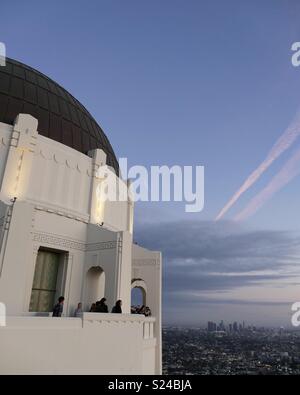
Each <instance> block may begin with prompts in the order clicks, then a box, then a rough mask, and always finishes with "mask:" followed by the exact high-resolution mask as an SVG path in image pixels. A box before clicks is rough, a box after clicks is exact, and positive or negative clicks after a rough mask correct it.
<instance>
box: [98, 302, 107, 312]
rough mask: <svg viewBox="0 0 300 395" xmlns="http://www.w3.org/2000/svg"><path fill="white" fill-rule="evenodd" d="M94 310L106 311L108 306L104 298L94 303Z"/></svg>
mask: <svg viewBox="0 0 300 395" xmlns="http://www.w3.org/2000/svg"><path fill="white" fill-rule="evenodd" d="M96 312H97V313H108V307H107V304H106V298H102V299H101V300H100V302H97V303H96Z"/></svg>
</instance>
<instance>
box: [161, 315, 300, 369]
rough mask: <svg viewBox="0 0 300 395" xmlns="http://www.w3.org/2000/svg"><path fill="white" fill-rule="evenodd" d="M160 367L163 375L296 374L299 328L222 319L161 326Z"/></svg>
mask: <svg viewBox="0 0 300 395" xmlns="http://www.w3.org/2000/svg"><path fill="white" fill-rule="evenodd" d="M163 369H164V371H163V373H164V374H166V375H172V374H185V375H194V374H200V375H298V374H300V331H296V330H292V329H290V330H288V329H284V328H264V327H255V326H253V325H245V323H243V322H242V323H238V322H233V323H228V324H224V322H223V321H221V322H220V323H218V324H217V323H214V322H208V323H207V326H206V328H179V327H165V328H164V330H163Z"/></svg>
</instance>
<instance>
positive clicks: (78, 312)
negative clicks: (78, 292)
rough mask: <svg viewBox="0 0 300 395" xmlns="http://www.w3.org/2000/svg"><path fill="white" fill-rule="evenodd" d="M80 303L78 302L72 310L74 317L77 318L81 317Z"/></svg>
mask: <svg viewBox="0 0 300 395" xmlns="http://www.w3.org/2000/svg"><path fill="white" fill-rule="evenodd" d="M82 313H83V311H82V303H78V306H77V309H76V310H75V312H74V317H76V318H79V317H82Z"/></svg>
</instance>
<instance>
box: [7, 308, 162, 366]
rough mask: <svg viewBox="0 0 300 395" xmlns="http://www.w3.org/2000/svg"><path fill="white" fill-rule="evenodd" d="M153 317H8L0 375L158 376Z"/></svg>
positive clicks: (126, 315) (97, 314)
mask: <svg viewBox="0 0 300 395" xmlns="http://www.w3.org/2000/svg"><path fill="white" fill-rule="evenodd" d="M154 325H155V319H154V318H146V317H144V316H142V315H131V314H101V313H84V314H83V316H82V318H52V317H32V316H28V317H8V318H7V322H6V326H5V327H0V354H1V355H2V357H1V359H0V374H112V373H113V374H156V373H159V372H156V368H155V348H156V339H155V338H154V336H153V334H154V329H153V327H154Z"/></svg>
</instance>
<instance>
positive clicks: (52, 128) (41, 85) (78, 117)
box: [0, 58, 119, 174]
mask: <svg viewBox="0 0 300 395" xmlns="http://www.w3.org/2000/svg"><path fill="white" fill-rule="evenodd" d="M20 113H23V114H30V115H32V116H33V117H35V118H36V119H38V122H39V124H38V131H39V133H40V134H41V135H43V136H45V137H48V138H50V139H52V140H55V141H58V142H60V143H62V144H64V145H67V146H69V147H71V148H74V149H75V150H77V151H79V152H82V153H83V154H87V152H88V151H90V150H92V149H96V148H101V149H103V151H104V152H105V153H106V154H107V165H109V166H111V167H113V168H114V169H115V171H116V173H117V174H119V165H118V161H117V158H116V156H115V154H114V151H113V149H112V146H111V145H110V142H109V141H108V138H107V137H106V135H105V133H104V132H103V130H102V129H101V128H100V126H99V125H98V124H97V122H96V121H95V120H94V118H93V117H92V116H91V114H90V113H89V112H88V111H87V110H86V109H85V107H84V106H83V105H82V104H80V103H79V101H78V100H76V99H75V98H74V97H73V96H72V95H71V94H70V93H68V92H67V91H66V90H65V89H64V88H62V87H61V86H60V85H58V84H57V83H56V82H54V81H52V80H51V79H50V78H48V77H46V76H45V75H44V74H42V73H40V72H38V71H36V70H34V69H32V68H31V67H29V66H26V65H24V64H22V63H20V62H17V61H15V60H12V59H8V58H7V59H6V66H5V67H3V66H2V67H0V122H3V123H7V124H10V125H13V123H14V120H15V118H16V117H17V115H18V114H20Z"/></svg>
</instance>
